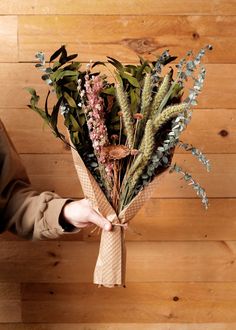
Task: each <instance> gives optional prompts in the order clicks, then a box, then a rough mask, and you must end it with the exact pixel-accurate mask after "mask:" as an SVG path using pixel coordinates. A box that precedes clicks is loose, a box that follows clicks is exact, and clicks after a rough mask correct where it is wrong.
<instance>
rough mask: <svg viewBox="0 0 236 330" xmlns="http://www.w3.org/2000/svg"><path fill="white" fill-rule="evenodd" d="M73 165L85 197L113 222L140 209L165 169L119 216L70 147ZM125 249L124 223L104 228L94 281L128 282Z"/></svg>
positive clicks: (128, 217)
mask: <svg viewBox="0 0 236 330" xmlns="http://www.w3.org/2000/svg"><path fill="white" fill-rule="evenodd" d="M71 150H72V156H73V160H74V165H75V168H76V171H77V175H78V177H79V180H80V183H81V186H82V189H83V193H84V197H85V198H88V199H89V200H90V201H91V202H92V205H93V207H94V208H95V210H97V211H98V212H99V213H101V214H102V215H103V216H104V217H105V218H107V219H108V220H109V221H111V223H113V224H115V223H116V224H125V223H128V222H129V221H130V220H131V219H132V218H133V217H134V216H135V214H136V213H137V212H138V211H139V210H140V208H141V207H142V206H143V204H144V203H145V201H146V200H147V199H148V198H150V197H151V195H152V193H153V191H154V189H156V187H157V185H158V184H159V182H160V179H161V178H162V177H163V175H165V174H166V171H165V172H163V173H161V174H160V175H158V176H157V177H156V178H155V179H154V180H153V181H152V182H151V183H150V184H149V185H148V186H146V187H145V188H144V189H143V190H142V191H141V192H140V193H139V194H138V195H137V196H136V197H135V198H134V199H133V200H132V201H131V203H130V204H129V205H127V206H126V207H125V209H124V210H123V211H122V212H121V213H120V214H119V215H118V216H117V214H116V213H115V211H114V209H113V208H112V206H111V205H110V203H109V202H108V200H107V198H106V196H105V195H104V193H103V192H102V190H101V189H100V187H99V185H98V183H97V182H96V181H95V179H94V178H93V176H92V175H91V173H90V172H89V170H88V169H87V168H86V166H85V164H84V162H83V160H82V159H81V157H80V156H79V154H78V152H77V151H76V150H75V149H74V148H71ZM125 268H126V250H125V230H124V228H123V227H122V226H117V225H116V226H113V230H112V231H109V232H107V231H105V230H103V231H102V235H101V242H100V248H99V254H98V258H97V262H96V266H95V271H94V283H95V284H98V285H99V286H105V287H109V288H112V287H114V286H124V285H125Z"/></svg>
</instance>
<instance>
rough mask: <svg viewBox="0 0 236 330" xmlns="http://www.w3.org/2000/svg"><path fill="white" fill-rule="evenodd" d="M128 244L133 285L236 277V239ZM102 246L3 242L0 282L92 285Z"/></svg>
mask: <svg viewBox="0 0 236 330" xmlns="http://www.w3.org/2000/svg"><path fill="white" fill-rule="evenodd" d="M126 245H127V272H126V277H127V282H128V283H129V282H130V283H131V282H132V283H133V282H157V281H160V282H163V283H164V282H166V281H170V282H181V281H185V282H192V281H195V282H211V281H214V282H232V281H236V262H235V259H236V241H208V242H204V241H196V242H187V241H186V242H185V241H180V242H174V241H166V242H165V241H163V242H127V244H126ZM32 247H33V248H32ZM98 250H99V244H98V242H55V241H47V242H45V241H44V242H37V243H36V242H35V243H32V242H23V241H22V242H14V241H12V242H1V258H0V266H1V273H0V281H3V282H5V281H8V282H16V283H19V282H30V283H38V282H40V283H47V282H50V283H51V282H57V283H64V282H66V283H92V282H93V272H94V267H95V264H96V258H97V255H98ZM26 269H27V271H26ZM173 270H174V271H173ZM52 322H53V320H52Z"/></svg>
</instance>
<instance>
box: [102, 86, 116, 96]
mask: <svg viewBox="0 0 236 330" xmlns="http://www.w3.org/2000/svg"><path fill="white" fill-rule="evenodd" d="M102 93H104V94H108V95H115V94H116V90H115V87H114V86H110V87H107V88H105V89H103V90H102Z"/></svg>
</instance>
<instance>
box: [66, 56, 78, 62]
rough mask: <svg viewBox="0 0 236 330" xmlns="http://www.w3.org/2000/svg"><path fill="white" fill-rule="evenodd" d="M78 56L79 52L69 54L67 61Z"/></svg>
mask: <svg viewBox="0 0 236 330" xmlns="http://www.w3.org/2000/svg"><path fill="white" fill-rule="evenodd" d="M77 56H78V54H72V55H69V56H67V62H69V61H71V60H73V59H74V58H76V57H77Z"/></svg>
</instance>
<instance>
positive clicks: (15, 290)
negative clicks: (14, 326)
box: [0, 282, 21, 322]
mask: <svg viewBox="0 0 236 330" xmlns="http://www.w3.org/2000/svg"><path fill="white" fill-rule="evenodd" d="M0 322H21V304H20V286H19V284H17V283H8V282H0Z"/></svg>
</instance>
